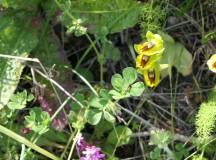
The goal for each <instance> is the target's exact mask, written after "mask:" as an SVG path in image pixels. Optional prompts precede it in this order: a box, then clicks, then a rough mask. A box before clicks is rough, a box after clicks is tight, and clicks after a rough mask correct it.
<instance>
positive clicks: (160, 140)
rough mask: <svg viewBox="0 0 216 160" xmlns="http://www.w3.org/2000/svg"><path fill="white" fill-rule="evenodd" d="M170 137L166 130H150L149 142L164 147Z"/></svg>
mask: <svg viewBox="0 0 216 160" xmlns="http://www.w3.org/2000/svg"><path fill="white" fill-rule="evenodd" d="M170 137H171V135H170V133H169V132H168V131H164V130H152V131H151V138H150V142H149V144H150V145H157V147H158V148H165V147H167V146H168V144H169V143H170V142H171V141H170Z"/></svg>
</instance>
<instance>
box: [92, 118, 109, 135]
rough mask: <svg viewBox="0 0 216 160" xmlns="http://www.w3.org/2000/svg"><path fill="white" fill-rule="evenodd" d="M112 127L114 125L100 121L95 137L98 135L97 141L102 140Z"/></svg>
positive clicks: (96, 127) (95, 130)
mask: <svg viewBox="0 0 216 160" xmlns="http://www.w3.org/2000/svg"><path fill="white" fill-rule="evenodd" d="M112 127H113V124H112V123H110V122H108V121H106V120H104V119H103V120H101V121H100V123H98V124H97V126H95V129H94V135H96V137H97V139H101V137H102V136H103V135H104V133H105V132H107V131H109V130H111V129H112Z"/></svg>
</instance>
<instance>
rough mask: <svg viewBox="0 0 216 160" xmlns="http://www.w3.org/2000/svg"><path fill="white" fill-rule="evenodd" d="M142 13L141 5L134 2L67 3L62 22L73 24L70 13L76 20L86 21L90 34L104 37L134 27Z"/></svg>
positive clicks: (63, 5) (64, 6)
mask: <svg viewBox="0 0 216 160" xmlns="http://www.w3.org/2000/svg"><path fill="white" fill-rule="evenodd" d="M141 11H142V10H141V4H140V3H138V2H137V1H134V0H100V1H91V2H86V1H79V3H77V1H65V2H64V4H62V12H63V15H62V20H63V23H64V24H65V25H66V26H69V25H70V24H71V21H72V19H71V17H70V16H69V15H68V12H69V13H70V15H72V16H73V17H74V18H75V19H78V18H81V19H85V20H86V21H85V22H84V23H83V24H84V25H85V26H87V27H88V31H89V32H90V33H93V34H96V35H97V36H98V37H104V36H106V35H107V34H108V33H115V32H120V31H122V30H123V29H127V28H130V27H133V26H134V25H135V24H136V23H137V22H138V18H139V14H140V13H141Z"/></svg>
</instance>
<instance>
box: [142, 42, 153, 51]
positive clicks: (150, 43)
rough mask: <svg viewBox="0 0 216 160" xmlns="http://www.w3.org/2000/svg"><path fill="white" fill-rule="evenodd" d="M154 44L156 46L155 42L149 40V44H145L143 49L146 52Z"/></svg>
mask: <svg viewBox="0 0 216 160" xmlns="http://www.w3.org/2000/svg"><path fill="white" fill-rule="evenodd" d="M154 46H155V44H154V43H152V42H148V44H147V45H145V46H144V47H143V48H142V51H143V52H145V51H147V50H149V49H151V48H153V47H154Z"/></svg>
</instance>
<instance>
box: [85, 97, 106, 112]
mask: <svg viewBox="0 0 216 160" xmlns="http://www.w3.org/2000/svg"><path fill="white" fill-rule="evenodd" d="M106 104H107V100H104V99H101V98H99V97H97V96H94V97H92V98H91V100H90V102H89V106H91V107H94V108H97V109H100V110H101V109H103V107H104V106H105V105H106Z"/></svg>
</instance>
